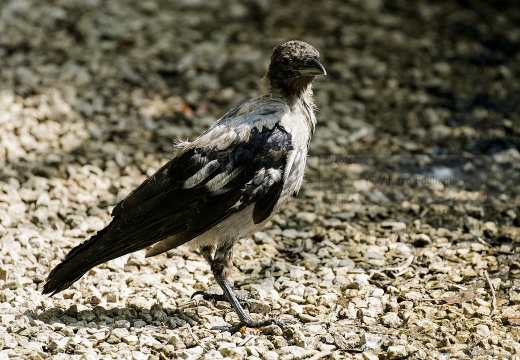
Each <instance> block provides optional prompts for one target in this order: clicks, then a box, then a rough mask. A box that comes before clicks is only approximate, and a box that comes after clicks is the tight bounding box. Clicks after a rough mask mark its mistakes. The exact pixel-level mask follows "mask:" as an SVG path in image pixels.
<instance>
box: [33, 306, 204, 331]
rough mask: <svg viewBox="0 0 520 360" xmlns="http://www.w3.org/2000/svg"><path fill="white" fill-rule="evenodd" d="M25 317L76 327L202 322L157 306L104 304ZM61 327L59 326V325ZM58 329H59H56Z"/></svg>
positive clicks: (179, 324)
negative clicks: (109, 306) (86, 308)
mask: <svg viewBox="0 0 520 360" xmlns="http://www.w3.org/2000/svg"><path fill="white" fill-rule="evenodd" d="M24 315H25V316H27V317H29V318H31V319H33V320H40V321H43V322H44V323H46V324H49V325H55V324H64V325H67V326H72V327H76V328H98V327H99V326H106V327H108V328H130V327H134V328H140V327H144V326H147V325H151V326H156V327H166V328H168V329H176V328H180V327H184V326H186V325H189V326H195V325H198V324H199V323H200V321H201V319H200V318H199V317H198V316H197V315H195V314H191V313H188V312H185V311H182V310H180V309H170V308H163V307H162V306H161V305H158V304H155V305H152V306H151V307H150V309H147V308H143V307H131V308H129V307H111V308H108V309H107V308H105V307H103V306H101V305H97V306H95V307H94V308H93V309H91V310H81V311H78V307H77V305H72V306H70V307H69V308H68V309H62V308H59V307H54V308H51V309H48V310H44V311H42V312H35V311H30V310H29V311H26V312H25V313H24ZM58 327H59V326H58ZM57 330H59V329H57Z"/></svg>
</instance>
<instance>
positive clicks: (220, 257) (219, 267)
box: [203, 241, 283, 334]
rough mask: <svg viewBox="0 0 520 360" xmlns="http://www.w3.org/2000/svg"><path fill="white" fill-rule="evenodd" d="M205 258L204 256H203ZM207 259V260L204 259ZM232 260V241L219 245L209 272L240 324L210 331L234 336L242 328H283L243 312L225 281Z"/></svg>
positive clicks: (281, 324)
mask: <svg viewBox="0 0 520 360" xmlns="http://www.w3.org/2000/svg"><path fill="white" fill-rule="evenodd" d="M203 256H204V257H206V256H205V255H203ZM206 259H207V258H206ZM232 259H233V241H227V242H224V243H221V244H219V247H218V248H217V250H216V251H215V256H214V258H213V259H212V261H211V262H210V264H211V271H212V272H213V276H214V277H215V280H216V281H217V284H219V286H220V288H221V289H222V291H223V292H224V294H223V295H224V297H225V298H226V299H227V301H228V302H229V303H230V304H231V306H232V307H233V309H234V310H235V312H236V313H237V315H238V318H239V319H240V322H239V323H238V324H236V325H233V326H216V327H214V328H213V329H212V330H220V331H229V332H230V333H232V334H234V333H236V332H237V331H239V330H240V329H242V328H243V327H249V328H261V327H264V326H269V325H272V324H275V325H278V326H280V327H282V326H283V323H282V322H280V321H278V320H275V319H272V318H270V319H265V320H260V321H255V320H253V319H251V317H250V316H249V315H248V314H247V313H246V311H245V310H244V308H243V306H242V304H241V301H240V299H239V298H238V297H237V296H236V294H235V293H234V292H233V289H231V286H230V285H229V282H228V281H227V280H226V277H225V275H226V270H228V269H229V267H230V266H231V262H232Z"/></svg>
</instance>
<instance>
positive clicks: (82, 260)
mask: <svg viewBox="0 0 520 360" xmlns="http://www.w3.org/2000/svg"><path fill="white" fill-rule="evenodd" d="M183 215H185V214H182V213H181V214H176V215H174V216H171V217H166V218H164V217H163V218H161V219H160V221H153V220H152V221H150V220H151V219H148V221H146V224H142V222H141V226H140V227H131V230H132V231H128V230H129V228H130V227H129V226H128V225H127V224H124V219H121V217H119V216H117V217H116V218H114V219H113V220H112V222H111V223H110V224H109V225H108V226H107V227H106V228H104V229H103V230H101V231H99V232H98V233H97V234H96V235H94V236H92V237H91V238H90V239H88V240H86V241H84V242H83V243H81V244H79V245H78V246H76V247H75V248H73V249H72V250H71V251H70V252H69V253H68V254H67V256H66V257H65V259H64V260H63V261H62V262H61V263H60V264H58V265H57V266H56V267H55V268H54V269H53V270H52V271H51V272H50V274H49V276H48V277H47V282H46V283H45V285H44V286H43V294H51V295H54V294H57V293H59V292H61V291H63V290H65V289H67V288H68V287H69V286H70V285H72V284H73V283H74V282H76V281H77V280H79V279H80V278H81V277H82V276H83V275H84V274H85V273H86V272H87V271H89V270H90V269H92V268H93V267H94V266H97V265H100V264H102V263H104V262H107V261H109V260H112V259H115V258H118V257H120V256H123V255H126V254H129V253H131V252H134V251H138V250H141V249H143V248H145V247H147V246H150V245H153V244H155V243H156V242H158V241H161V240H163V239H165V238H166V237H168V236H171V235H175V234H177V233H179V232H181V231H183V230H185V229H186V224H185V221H178V220H179V217H182V216H183ZM175 217H176V218H177V219H174V218H175ZM175 220H177V221H175ZM121 229H124V230H121Z"/></svg>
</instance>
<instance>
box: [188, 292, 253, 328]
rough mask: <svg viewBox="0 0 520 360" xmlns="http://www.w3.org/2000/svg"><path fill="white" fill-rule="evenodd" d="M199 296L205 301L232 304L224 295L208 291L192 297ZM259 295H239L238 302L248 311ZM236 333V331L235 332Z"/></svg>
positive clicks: (195, 293)
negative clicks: (252, 301) (250, 301)
mask: <svg viewBox="0 0 520 360" xmlns="http://www.w3.org/2000/svg"><path fill="white" fill-rule="evenodd" d="M197 295H202V298H203V299H204V300H208V301H209V300H212V301H226V302H230V301H229V300H228V299H227V298H226V296H225V295H224V294H214V293H210V292H207V291H196V292H194V293H193V295H191V298H192V299H193V298H194V297H195V296H197ZM257 298H258V294H257V293H253V294H248V295H237V300H238V302H239V303H240V305H242V306H243V307H245V308H247V309H248V310H249V309H250V308H251V304H250V303H249V300H250V299H257ZM235 332H236V331H235Z"/></svg>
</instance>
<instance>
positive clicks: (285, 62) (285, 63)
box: [281, 57, 291, 66]
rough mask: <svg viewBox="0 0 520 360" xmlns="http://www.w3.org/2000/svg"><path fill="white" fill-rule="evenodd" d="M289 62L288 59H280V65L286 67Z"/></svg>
mask: <svg viewBox="0 0 520 360" xmlns="http://www.w3.org/2000/svg"><path fill="white" fill-rule="evenodd" d="M290 61H291V59H290V58H286V57H284V58H282V60H281V63H282V65H284V66H287V65H289V62H290Z"/></svg>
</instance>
